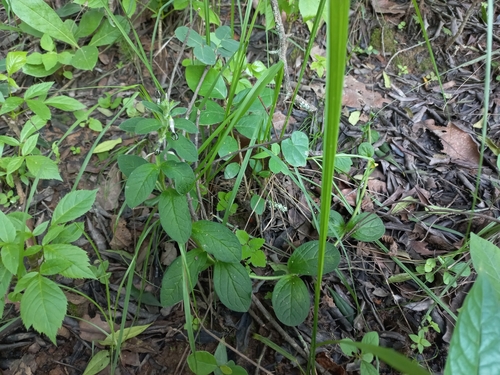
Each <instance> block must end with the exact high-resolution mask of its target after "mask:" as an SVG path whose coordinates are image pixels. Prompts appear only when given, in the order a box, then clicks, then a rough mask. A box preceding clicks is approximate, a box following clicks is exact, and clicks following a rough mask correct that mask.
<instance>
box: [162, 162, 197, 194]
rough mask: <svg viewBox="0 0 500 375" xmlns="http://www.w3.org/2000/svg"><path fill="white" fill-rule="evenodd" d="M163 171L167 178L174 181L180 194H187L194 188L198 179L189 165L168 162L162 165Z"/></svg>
mask: <svg viewBox="0 0 500 375" xmlns="http://www.w3.org/2000/svg"><path fill="white" fill-rule="evenodd" d="M161 170H162V171H163V173H165V176H167V177H168V178H171V179H172V180H174V184H175V190H177V192H178V193H179V194H186V193H188V192H189V191H191V189H192V188H193V186H194V183H195V181H196V177H195V175H194V172H193V169H192V168H191V167H190V166H189V164H187V163H184V162H179V161H174V160H167V161H166V162H164V163H162V164H161Z"/></svg>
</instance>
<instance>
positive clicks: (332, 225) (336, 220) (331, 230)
mask: <svg viewBox="0 0 500 375" xmlns="http://www.w3.org/2000/svg"><path fill="white" fill-rule="evenodd" d="M344 233H345V221H344V218H343V217H342V215H341V214H339V213H338V212H337V211H333V210H332V211H330V217H329V219H328V237H334V238H338V239H341V238H342V237H343V236H344Z"/></svg>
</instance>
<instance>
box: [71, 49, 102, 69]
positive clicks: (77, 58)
mask: <svg viewBox="0 0 500 375" xmlns="http://www.w3.org/2000/svg"><path fill="white" fill-rule="evenodd" d="M98 57H99V50H98V49H97V47H96V46H83V47H82V48H79V49H77V50H76V52H75V55H74V56H73V58H72V59H71V65H73V66H74V67H75V68H77V69H81V70H92V69H94V67H95V65H96V64H97V58H98Z"/></svg>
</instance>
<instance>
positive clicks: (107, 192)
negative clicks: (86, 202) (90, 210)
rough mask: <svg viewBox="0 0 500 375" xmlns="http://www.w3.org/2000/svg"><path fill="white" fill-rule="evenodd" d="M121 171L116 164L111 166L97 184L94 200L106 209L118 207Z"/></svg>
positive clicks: (111, 209)
mask: <svg viewBox="0 0 500 375" xmlns="http://www.w3.org/2000/svg"><path fill="white" fill-rule="evenodd" d="M121 177H122V176H121V172H120V170H119V169H118V166H117V165H115V166H113V167H112V168H111V169H110V171H109V173H108V176H107V178H106V180H105V181H104V183H101V184H100V186H99V191H98V192H97V197H96V200H97V202H98V203H99V204H100V205H101V207H102V208H103V209H105V210H106V211H113V210H115V209H116V208H117V207H118V198H119V197H120V193H121V191H122V186H121V180H122V179H121Z"/></svg>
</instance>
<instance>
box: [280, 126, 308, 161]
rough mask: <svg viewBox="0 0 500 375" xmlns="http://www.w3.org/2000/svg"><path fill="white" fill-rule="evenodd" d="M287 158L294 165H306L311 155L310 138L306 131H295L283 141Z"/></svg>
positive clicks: (282, 145) (282, 146) (284, 154)
mask: <svg viewBox="0 0 500 375" xmlns="http://www.w3.org/2000/svg"><path fill="white" fill-rule="evenodd" d="M281 150H282V151H283V156H284V157H285V160H286V161H287V162H288V163H289V164H290V165H292V166H294V167H304V166H305V165H306V162H307V157H308V156H309V138H307V135H306V134H305V133H302V132H299V131H295V132H293V133H292V136H291V137H290V138H288V139H285V140H284V141H283V142H281Z"/></svg>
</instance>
